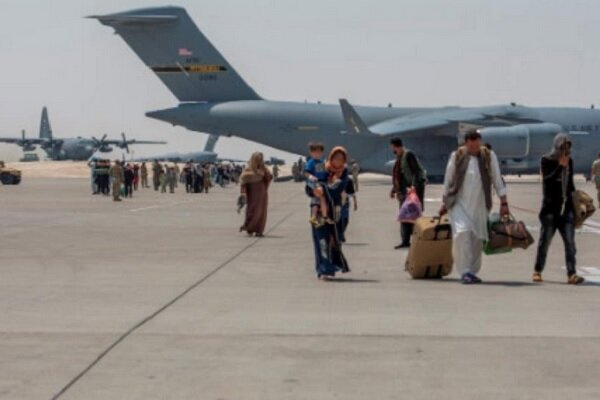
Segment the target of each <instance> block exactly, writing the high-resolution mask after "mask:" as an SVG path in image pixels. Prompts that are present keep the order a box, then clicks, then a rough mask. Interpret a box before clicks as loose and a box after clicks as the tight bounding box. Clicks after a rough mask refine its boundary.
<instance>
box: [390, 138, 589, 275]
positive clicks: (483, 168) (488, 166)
mask: <svg viewBox="0 0 600 400" xmlns="http://www.w3.org/2000/svg"><path fill="white" fill-rule="evenodd" d="M391 146H392V150H393V151H394V153H395V154H396V157H397V161H396V164H395V166H394V173H393V181H394V185H393V190H392V196H395V197H397V198H398V200H399V203H400V205H402V203H403V202H404V200H405V198H406V195H407V194H408V193H409V192H411V191H415V192H416V193H417V195H418V197H419V199H420V200H421V203H422V204H425V203H424V187H425V179H426V178H425V174H424V170H423V167H422V166H421V164H420V163H419V161H418V157H417V156H416V155H414V154H413V153H412V152H411V151H410V150H408V149H404V147H403V146H402V141H401V140H400V139H397V138H396V139H392V141H391ZM571 146H572V142H571V139H570V137H569V136H568V135H567V134H559V135H557V136H556V138H555V139H554V146H553V148H552V151H551V152H550V153H548V154H547V155H545V156H544V157H542V159H541V175H542V182H543V198H542V206H541V210H540V213H539V219H540V222H541V231H540V240H539V242H538V248H537V256H536V261H535V264H534V272H533V276H532V280H533V281H534V282H537V283H539V282H542V281H543V278H542V272H543V270H544V267H545V264H546V257H547V254H548V249H549V246H550V243H551V241H552V238H553V236H554V234H555V233H556V231H559V232H560V234H561V237H562V239H563V242H564V245H565V258H566V264H567V283H569V284H575V285H577V284H581V283H583V282H584V279H583V278H582V277H581V276H579V275H577V271H576V266H575V209H574V204H573V193H574V192H575V186H574V183H573V160H572V158H571ZM492 189H494V192H495V193H496V196H497V197H498V198H499V200H500V209H499V213H500V216H501V217H509V216H510V209H509V203H508V197H507V188H506V184H505V182H504V180H503V178H502V175H501V172H500V165H499V162H498V158H497V157H496V154H495V153H494V152H493V150H491V149H490V148H489V146H485V145H484V144H483V143H482V139H481V135H480V134H479V133H478V132H477V131H476V130H472V131H469V132H467V133H466V134H465V136H464V144H463V145H462V146H461V147H460V148H459V149H457V150H456V151H455V152H453V153H452V154H451V155H450V158H449V161H448V165H447V167H446V173H445V177H444V188H443V199H442V206H441V208H440V210H439V214H440V215H444V214H448V215H449V219H450V223H451V225H452V240H453V251H452V253H453V257H454V265H455V266H456V269H457V270H458V273H459V274H460V276H461V280H462V283H464V284H477V283H481V282H482V280H481V278H479V276H478V273H479V271H480V270H481V261H482V252H483V243H484V241H486V240H488V217H489V215H490V213H491V211H492V204H493V192H492ZM401 231H402V243H401V244H400V245H399V246H397V247H396V248H402V247H407V246H409V245H410V233H411V224H404V223H403V224H402V227H401Z"/></svg>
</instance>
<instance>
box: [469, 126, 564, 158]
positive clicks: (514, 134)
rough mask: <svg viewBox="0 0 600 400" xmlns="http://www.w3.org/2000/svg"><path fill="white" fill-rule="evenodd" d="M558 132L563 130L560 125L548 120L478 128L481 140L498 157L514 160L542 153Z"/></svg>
mask: <svg viewBox="0 0 600 400" xmlns="http://www.w3.org/2000/svg"><path fill="white" fill-rule="evenodd" d="M559 132H564V129H563V128H562V126H560V125H558V124H553V123H549V122H544V123H537V124H521V125H514V126H502V127H489V128H481V129H479V133H480V134H481V137H482V140H483V142H484V143H488V144H490V145H491V146H492V148H493V150H494V152H495V153H496V155H498V157H499V158H501V159H514V160H520V159H524V158H527V157H528V156H529V155H530V154H536V155H537V154H543V153H544V151H546V150H547V149H548V148H550V144H551V143H552V138H553V137H554V136H555V135H556V134H557V133H559Z"/></svg>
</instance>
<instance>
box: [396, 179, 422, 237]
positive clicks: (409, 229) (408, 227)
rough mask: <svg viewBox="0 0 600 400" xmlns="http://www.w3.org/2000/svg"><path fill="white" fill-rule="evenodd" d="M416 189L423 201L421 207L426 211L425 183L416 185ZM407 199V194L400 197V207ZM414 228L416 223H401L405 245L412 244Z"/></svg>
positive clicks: (401, 233)
mask: <svg viewBox="0 0 600 400" xmlns="http://www.w3.org/2000/svg"><path fill="white" fill-rule="evenodd" d="M415 189H416V190H417V196H418V197H419V200H420V201H421V207H422V209H423V211H425V185H418V186H416V187H415ZM405 199H406V196H402V197H401V198H400V207H402V203H404V200H405ZM414 228H415V224H406V223H403V222H402V223H400V237H401V238H402V245H403V246H409V245H410V237H411V236H412V234H413V230H414Z"/></svg>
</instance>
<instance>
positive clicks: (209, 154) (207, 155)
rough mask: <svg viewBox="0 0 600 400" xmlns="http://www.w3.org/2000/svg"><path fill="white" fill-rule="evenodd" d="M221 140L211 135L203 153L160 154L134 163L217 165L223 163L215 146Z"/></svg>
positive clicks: (136, 160) (135, 160)
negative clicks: (167, 162) (157, 162)
mask: <svg viewBox="0 0 600 400" xmlns="http://www.w3.org/2000/svg"><path fill="white" fill-rule="evenodd" d="M218 140H219V136H217V135H209V136H208V140H207V141H206V144H205V145H204V150H203V151H195V152H189V153H166V154H159V155H156V156H151V157H144V158H136V159H134V160H132V161H134V162H141V161H152V160H160V161H170V162H188V161H193V162H195V163H215V162H217V161H221V160H220V159H219V156H218V154H217V153H215V145H216V144H217V141H218Z"/></svg>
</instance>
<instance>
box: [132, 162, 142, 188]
mask: <svg viewBox="0 0 600 400" xmlns="http://www.w3.org/2000/svg"><path fill="white" fill-rule="evenodd" d="M139 186H140V166H139V164H133V190H138V188H139Z"/></svg>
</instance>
